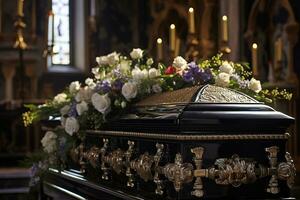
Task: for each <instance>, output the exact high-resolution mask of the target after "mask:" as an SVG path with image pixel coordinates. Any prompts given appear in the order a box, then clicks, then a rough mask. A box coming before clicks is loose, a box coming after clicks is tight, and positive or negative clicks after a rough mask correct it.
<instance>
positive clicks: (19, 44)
mask: <svg viewBox="0 0 300 200" xmlns="http://www.w3.org/2000/svg"><path fill="white" fill-rule="evenodd" d="M14 26H15V28H16V30H17V35H16V41H15V44H14V48H16V49H22V50H24V49H26V48H27V44H26V42H25V40H24V36H23V29H25V27H26V24H25V23H24V22H23V16H21V15H18V16H17V20H16V22H15V23H14Z"/></svg>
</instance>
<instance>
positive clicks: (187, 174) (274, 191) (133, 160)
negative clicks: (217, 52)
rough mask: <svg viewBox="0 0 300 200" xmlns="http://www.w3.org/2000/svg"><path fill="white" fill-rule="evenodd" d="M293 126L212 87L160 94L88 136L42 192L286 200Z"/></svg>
mask: <svg viewBox="0 0 300 200" xmlns="http://www.w3.org/2000/svg"><path fill="white" fill-rule="evenodd" d="M293 122H294V119H293V118H292V117H289V116H287V115H285V114H283V113H281V112H277V111H275V110H274V109H272V108H271V107H269V106H267V105H265V104H263V103H260V102H258V101H256V100H254V99H253V98H251V97H249V96H247V95H245V94H243V93H240V92H238V91H234V90H231V89H226V88H221V87H217V86H213V85H205V86H195V87H190V88H185V89H181V90H176V91H172V92H165V93H161V94H155V95H153V96H150V97H148V98H146V99H144V100H142V101H140V102H138V103H137V104H135V105H134V106H132V107H131V108H130V110H128V111H127V112H126V113H124V114H123V115H121V116H119V117H118V119H116V120H112V121H110V122H109V123H107V124H105V125H104V126H103V127H102V129H101V130H86V137H85V138H84V139H82V140H81V141H79V142H78V145H77V146H75V147H74V148H73V149H72V151H71V153H70V160H71V161H70V163H69V164H68V165H67V168H66V169H65V170H64V171H58V170H57V169H49V171H48V174H47V176H46V177H45V179H44V181H43V189H44V193H46V194H48V195H49V196H51V195H52V196H53V194H56V195H58V194H59V195H62V196H65V197H66V198H67V197H68V198H75V199H200V198H202V199H203V198H204V199H280V198H288V197H290V187H291V186H292V185H293V182H294V178H295V174H296V170H295V167H294V164H293V160H292V158H291V156H290V154H289V153H287V152H286V142H287V140H288V138H289V134H288V133H287V132H286V130H287V128H288V127H289V126H290V125H291V124H292V123H293ZM59 195H58V196H59ZM54 197H55V195H54Z"/></svg>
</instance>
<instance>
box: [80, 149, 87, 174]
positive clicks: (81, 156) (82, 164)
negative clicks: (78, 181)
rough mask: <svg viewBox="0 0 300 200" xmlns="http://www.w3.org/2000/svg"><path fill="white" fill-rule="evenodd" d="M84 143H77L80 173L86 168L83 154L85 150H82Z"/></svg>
mask: <svg viewBox="0 0 300 200" xmlns="http://www.w3.org/2000/svg"><path fill="white" fill-rule="evenodd" d="M84 149H85V148H84V145H83V143H81V144H80V145H79V165H80V171H81V172H82V173H85V168H86V162H85V156H86V152H85V151H84Z"/></svg>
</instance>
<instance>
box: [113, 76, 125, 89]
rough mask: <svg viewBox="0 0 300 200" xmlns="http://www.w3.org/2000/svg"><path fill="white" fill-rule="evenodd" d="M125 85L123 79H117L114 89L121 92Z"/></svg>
mask: <svg viewBox="0 0 300 200" xmlns="http://www.w3.org/2000/svg"><path fill="white" fill-rule="evenodd" d="M123 85H124V82H123V81H122V80H121V79H117V80H115V81H114V82H113V84H112V88H113V89H114V90H121V89H122V87H123Z"/></svg>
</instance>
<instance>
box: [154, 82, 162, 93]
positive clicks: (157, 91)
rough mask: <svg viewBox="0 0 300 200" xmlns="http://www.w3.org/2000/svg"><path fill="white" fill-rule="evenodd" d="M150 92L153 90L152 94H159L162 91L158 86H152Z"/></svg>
mask: <svg viewBox="0 0 300 200" xmlns="http://www.w3.org/2000/svg"><path fill="white" fill-rule="evenodd" d="M152 90H153V92H155V93H160V92H161V91H162V89H161V87H160V85H159V84H155V85H153V86H152Z"/></svg>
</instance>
